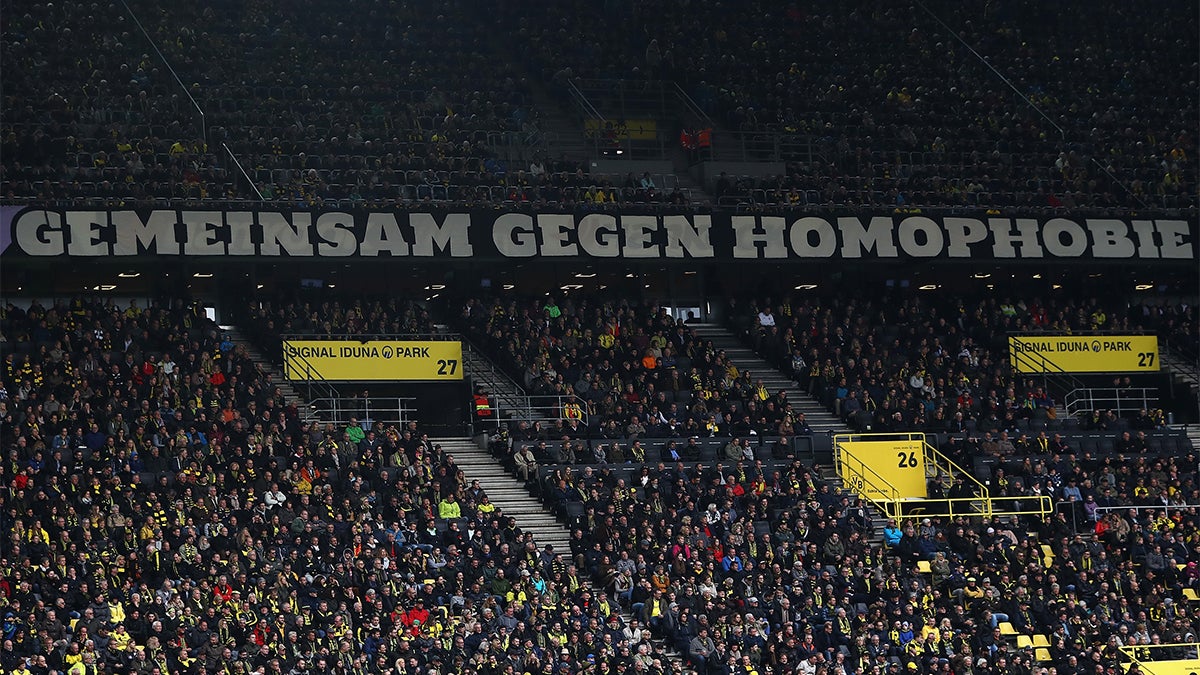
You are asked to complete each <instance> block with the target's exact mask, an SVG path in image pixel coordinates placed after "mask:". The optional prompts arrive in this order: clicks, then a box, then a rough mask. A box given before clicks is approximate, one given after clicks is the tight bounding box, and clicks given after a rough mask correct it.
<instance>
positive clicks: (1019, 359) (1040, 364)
mask: <svg viewBox="0 0 1200 675" xmlns="http://www.w3.org/2000/svg"><path fill="white" fill-rule="evenodd" d="M1031 334H1032V333H1030V332H1027V331H1026V332H1021V333H1009V335H1008V339H1009V342H1010V345H1011V341H1012V340H1018V341H1020V339H1021V338H1022V337H1024V336H1026V335H1031ZM1073 334H1074V335H1083V334H1084V333H1073ZM1008 354H1009V365H1010V366H1011V367H1012V368H1013V369H1014V370H1017V367H1016V366H1017V364H1018V363H1023V364H1026V365H1028V366H1029V367H1030V369H1031V370H1034V371H1036V372H1033V373H1025V374H1028V375H1038V374H1040V375H1041V376H1042V384H1043V386H1045V387H1047V389H1048V388H1049V386H1050V383H1049V378H1050V377H1051V376H1053V377H1055V378H1065V379H1066V380H1067V382H1069V383H1070V387H1069V388H1068V387H1063V389H1064V390H1065V391H1070V390H1072V389H1084V388H1086V387H1087V383H1086V382H1084V381H1083V380H1080V379H1079V378H1078V377H1075V376H1074V375H1072V374H1071V373H1069V372H1067V371H1066V370H1065V369H1063V367H1062V366H1060V365H1058V364H1057V363H1055V362H1054V361H1052V360H1051V359H1049V358H1047V357H1046V356H1045V355H1044V353H1042V352H1032V354H1033V355H1034V356H1035V357H1036V359H1034V358H1029V357H1028V355H1030V354H1031V352H1028V351H1025V350H1024V349H1022V350H1020V351H1013V350H1012V347H1011V346H1010V347H1009V350H1008ZM1038 359H1040V360H1038ZM1047 366H1052V368H1050V369H1048V368H1047ZM1065 391H1064V395H1065Z"/></svg>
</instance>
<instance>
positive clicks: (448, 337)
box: [279, 331, 462, 342]
mask: <svg viewBox="0 0 1200 675" xmlns="http://www.w3.org/2000/svg"><path fill="white" fill-rule="evenodd" d="M318 337H324V338H327V339H330V340H342V341H345V342H367V341H369V340H431V341H434V342H454V341H456V340H461V339H462V336H461V335H459V334H458V333H438V332H429V333H355V334H353V335H345V334H341V335H339V334H338V333H329V332H325V331H308V332H305V331H300V332H296V333H280V334H279V339H280V340H281V341H287V340H293V339H302V340H311V339H313V338H318Z"/></svg>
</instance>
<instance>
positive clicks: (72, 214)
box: [67, 211, 108, 257]
mask: <svg viewBox="0 0 1200 675" xmlns="http://www.w3.org/2000/svg"><path fill="white" fill-rule="evenodd" d="M107 222H108V214H107V213H105V212H103V211H67V228H68V229H69V230H70V232H71V243H70V244H69V245H68V246H67V254H68V255H77V256H84V257H95V256H102V255H108V244H106V243H105V242H104V240H102V239H101V238H100V234H101V230H103V229H104V227H105V226H106V225H105V224H106V223H107Z"/></svg>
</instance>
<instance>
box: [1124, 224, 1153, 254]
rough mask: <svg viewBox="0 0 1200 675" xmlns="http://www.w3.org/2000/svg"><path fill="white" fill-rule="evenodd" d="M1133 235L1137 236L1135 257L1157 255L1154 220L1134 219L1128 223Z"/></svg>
mask: <svg viewBox="0 0 1200 675" xmlns="http://www.w3.org/2000/svg"><path fill="white" fill-rule="evenodd" d="M1130 227H1131V228H1132V229H1133V233H1134V235H1136V236H1137V241H1138V252H1137V257H1139V258H1146V259H1152V258H1157V257H1158V246H1157V245H1156V244H1155V243H1154V221H1152V220H1135V221H1133V222H1131V223H1130Z"/></svg>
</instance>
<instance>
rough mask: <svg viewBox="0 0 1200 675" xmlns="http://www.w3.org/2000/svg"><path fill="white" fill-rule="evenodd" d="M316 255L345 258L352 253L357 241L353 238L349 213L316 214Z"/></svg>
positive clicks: (352, 222) (352, 221)
mask: <svg viewBox="0 0 1200 675" xmlns="http://www.w3.org/2000/svg"><path fill="white" fill-rule="evenodd" d="M317 236H318V237H320V238H321V239H322V240H323V241H320V242H317V255H321V256H326V257H330V258H345V257H347V256H352V255H354V250H355V249H356V248H358V242H357V241H355V240H354V216H351V215H350V214H349V213H339V212H336V211H335V212H333V213H322V214H321V215H319V216H317Z"/></svg>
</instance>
